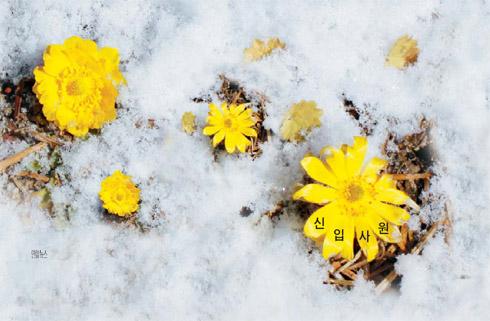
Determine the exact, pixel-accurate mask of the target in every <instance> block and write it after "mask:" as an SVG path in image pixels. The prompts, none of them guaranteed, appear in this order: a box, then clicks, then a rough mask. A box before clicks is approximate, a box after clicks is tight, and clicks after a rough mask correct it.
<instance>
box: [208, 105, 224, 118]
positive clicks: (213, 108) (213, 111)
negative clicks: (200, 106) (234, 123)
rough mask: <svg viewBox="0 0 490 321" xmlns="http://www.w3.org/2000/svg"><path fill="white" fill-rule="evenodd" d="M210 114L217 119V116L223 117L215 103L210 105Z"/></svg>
mask: <svg viewBox="0 0 490 321" xmlns="http://www.w3.org/2000/svg"><path fill="white" fill-rule="evenodd" d="M209 114H210V115H212V116H215V117H216V116H219V117H222V115H221V112H220V111H219V109H218V107H217V106H216V105H215V104H213V103H210V104H209Z"/></svg>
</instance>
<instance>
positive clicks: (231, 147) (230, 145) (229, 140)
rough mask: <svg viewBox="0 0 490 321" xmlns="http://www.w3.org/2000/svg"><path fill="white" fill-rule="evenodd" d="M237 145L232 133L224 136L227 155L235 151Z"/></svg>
mask: <svg viewBox="0 0 490 321" xmlns="http://www.w3.org/2000/svg"><path fill="white" fill-rule="evenodd" d="M236 145H237V138H236V135H235V134H234V133H227V134H226V135H225V148H226V151H227V152H228V153H229V154H232V153H233V152H234V151H235V146H236Z"/></svg>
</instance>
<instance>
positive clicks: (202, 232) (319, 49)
mask: <svg viewBox="0 0 490 321" xmlns="http://www.w3.org/2000/svg"><path fill="white" fill-rule="evenodd" d="M489 14H490V4H489V3H488V2H487V1H483V0H482V1H477V0H475V1H468V2H465V3H463V2H462V1H461V2H460V1H430V0H429V1H427V0H420V1H385V2H382V1H346V0H343V1H320V0H302V1H292V0H288V1H279V0H277V1H231V0H230V1H222V0H207V1H205V0H187V1H175V0H169V1H157V0H151V1H143V0H141V1H139V0H126V1H122V0H121V1H118V0H108V1H102V0H86V1H75V0H59V1H57V0H47V1H23V0H12V1H8V0H1V1H0V73H1V75H2V77H6V74H7V73H8V75H9V77H15V78H16V79H19V78H20V77H21V76H25V75H29V74H30V73H31V71H32V69H33V67H34V66H36V65H38V64H40V63H42V52H43V50H44V48H45V47H46V46H47V45H48V44H51V43H61V42H63V40H64V39H65V38H67V37H69V36H72V35H79V36H82V37H86V38H91V39H94V40H96V41H97V42H98V44H99V45H101V46H111V47H116V48H118V49H119V51H120V54H121V60H122V70H123V72H124V75H125V77H126V78H127V80H128V86H127V87H122V88H121V90H120V96H119V103H120V104H121V105H122V106H124V108H123V109H120V110H119V111H118V119H117V120H116V121H114V122H113V123H111V124H109V125H107V126H105V127H104V129H103V130H102V133H101V134H100V135H98V136H95V135H92V136H90V138H89V139H87V140H76V141H75V142H74V143H73V144H70V145H66V146H64V147H63V149H62V157H63V162H64V165H63V166H62V167H61V168H59V173H60V175H62V176H63V175H68V176H69V177H70V182H69V183H66V184H64V185H63V186H62V187H59V188H55V189H53V192H52V193H53V195H52V196H53V200H54V202H55V203H56V204H64V205H68V204H69V205H70V206H71V208H72V213H71V221H70V223H69V224H68V225H67V224H64V225H63V224H58V223H57V221H53V220H52V219H50V218H48V217H47V215H46V213H45V212H43V211H42V210H40V209H39V207H38V204H36V203H35V202H33V203H32V204H18V203H16V202H14V201H13V199H12V198H11V197H10V192H12V189H13V187H12V186H11V184H9V183H8V182H7V177H6V175H2V176H0V184H1V185H2V186H3V188H2V195H0V255H1V258H0V320H52V321H55V320H121V321H122V320H320V319H321V320H409V319H410V320H429V319H430V320H460V319H463V318H464V319H467V320H488V316H489V314H490V307H489V304H488V303H489V302H490V267H489V266H490V251H489V248H490V238H489V233H490V220H489V211H488V209H487V204H488V201H489V190H490V189H489V185H488V182H489V177H488V173H489V165H488V159H489V156H490V155H489V148H490V145H489V140H488V138H487V137H488V122H489V120H490V117H489V114H490V105H489V98H488V97H489V94H490V41H489V39H490V22H489V21H490V16H489ZM404 34H410V35H412V36H413V37H414V38H416V39H417V40H418V42H419V47H420V48H421V53H420V56H419V60H418V62H417V63H416V64H415V65H414V66H412V67H410V68H408V69H406V70H404V71H399V70H396V69H393V68H389V67H386V66H385V65H384V59H385V56H386V53H387V51H388V50H389V48H390V46H391V44H392V43H393V42H394V40H396V39H397V38H398V37H399V36H401V35H404ZM275 36H277V37H279V38H280V39H282V40H283V41H284V42H285V43H286V44H287V50H285V51H283V52H279V53H277V54H274V55H272V56H270V57H268V58H266V59H264V60H262V61H259V62H256V63H248V64H247V63H244V62H243V49H244V48H245V47H248V46H249V45H250V43H251V42H252V40H253V39H254V38H262V39H263V38H267V37H275ZM219 74H225V75H227V76H228V77H230V78H232V79H236V80H238V81H240V82H241V83H242V84H243V85H245V87H246V88H247V89H249V90H257V91H260V92H263V93H264V94H265V95H266V96H267V97H268V99H269V103H268V104H267V112H268V118H267V119H266V122H265V124H266V126H267V127H269V128H270V129H272V130H273V131H274V132H276V133H277V132H278V129H279V127H280V124H281V120H282V117H283V115H284V112H285V111H286V110H287V109H288V107H289V106H291V104H292V103H294V102H297V101H299V100H301V99H306V100H315V101H316V102H317V103H318V105H319V106H320V107H321V108H322V109H323V110H324V116H323V118H322V122H323V125H322V126H321V128H319V129H316V130H315V131H313V132H312V133H311V135H310V136H308V139H307V140H306V142H304V143H302V144H291V143H284V142H282V141H280V140H279V139H278V137H277V135H276V136H275V137H274V138H273V139H272V141H270V142H268V143H266V144H264V145H263V155H262V156H261V157H259V158H258V159H256V160H255V161H252V160H251V158H250V157H248V156H236V155H234V156H229V155H221V156H220V157H219V158H218V160H217V161H214V160H213V156H212V149H211V146H210V143H209V139H208V138H207V137H204V136H203V135H201V134H200V132H199V131H198V132H197V133H195V134H194V135H193V136H188V135H186V134H185V133H183V132H182V130H181V128H180V119H181V116H182V114H183V113H184V112H186V111H192V112H194V113H195V114H196V115H197V121H198V125H199V128H200V129H202V126H203V125H204V123H205V118H206V114H207V105H206V104H203V103H202V104H197V103H194V102H193V101H192V98H193V97H196V96H199V95H200V94H202V93H207V92H210V88H212V87H214V86H216V85H217V84H218V83H219V80H218V75H219ZM342 94H345V95H346V96H347V97H348V98H350V99H351V100H353V101H354V103H355V104H357V105H358V106H364V105H367V106H368V107H367V108H369V109H370V112H371V113H372V114H373V115H374V116H375V118H376V120H377V121H378V125H377V126H376V128H375V131H374V133H373V135H372V137H370V141H369V143H370V151H369V156H374V155H378V154H380V150H381V144H382V143H383V141H384V140H385V138H386V134H387V132H388V130H393V131H395V132H396V133H397V134H399V135H403V134H406V133H408V132H410V131H411V130H413V129H415V128H416V126H417V123H418V119H419V117H420V116H421V115H422V114H423V115H425V116H426V117H427V118H429V119H431V120H433V121H434V122H435V128H434V129H433V130H432V135H433V140H434V143H435V146H436V152H437V153H438V156H439V160H438V162H437V163H436V164H435V166H434V168H433V170H434V172H435V173H437V177H436V178H435V179H434V184H433V185H432V187H431V191H430V192H431V193H434V194H440V195H445V197H447V198H448V199H449V200H450V202H451V208H452V219H453V234H452V238H451V240H450V243H449V245H448V244H446V243H445V242H444V235H443V234H442V233H438V234H436V236H435V237H434V238H433V239H432V240H431V241H430V242H429V243H428V245H427V247H426V248H425V249H424V251H423V254H422V255H419V256H413V255H405V256H402V257H400V259H399V261H398V263H397V266H396V267H397V270H398V271H399V272H400V273H401V274H402V275H403V278H402V281H401V287H400V290H399V291H391V292H389V293H386V294H384V295H381V296H377V295H375V294H374V284H372V283H370V282H366V281H364V280H362V278H359V281H358V282H357V284H356V286H355V287H354V289H353V290H351V291H338V290H335V289H334V288H333V287H331V286H328V285H324V284H323V281H324V280H325V279H326V271H327V269H328V267H329V266H328V264H327V263H326V262H325V261H324V260H323V258H322V257H321V255H320V253H319V251H313V253H311V254H308V249H309V248H311V243H310V242H309V241H308V240H307V239H305V237H304V236H303V235H302V225H301V223H302V222H301V221H300V220H299V219H298V218H297V216H296V215H294V213H286V214H285V215H283V216H282V217H281V219H280V220H279V221H278V222H277V223H273V222H271V221H270V220H269V219H267V218H265V217H263V216H262V213H263V212H264V211H267V210H269V209H271V208H273V207H274V205H275V204H276V203H277V202H278V201H280V200H282V199H288V198H289V197H290V193H291V189H292V187H293V185H294V184H295V183H296V182H298V181H300V180H301V177H302V176H303V171H302V169H301V168H300V166H299V160H300V159H301V158H302V156H303V155H304V154H305V153H306V152H308V151H312V152H315V153H316V152H318V151H319V149H320V148H321V147H323V146H324V145H327V144H328V145H334V146H338V145H340V144H342V143H351V142H352V137H353V136H354V135H359V134H360V132H359V128H358V127H357V125H356V124H355V122H354V121H353V120H352V119H351V118H350V117H349V116H348V115H347V114H346V113H345V112H344V110H343V107H342V102H341V96H342ZM148 118H153V119H155V121H156V124H157V126H158V128H154V129H150V128H146V126H144V125H143V126H140V128H137V126H135V124H136V123H137V122H142V123H143V124H145V122H146V119H148ZM390 118H396V119H397V120H398V121H397V123H396V124H395V125H393V123H391V122H388V119H390ZM25 147H26V145H25V144H21V143H8V144H7V143H2V145H0V157H1V158H3V157H5V156H7V155H10V154H12V153H13V152H15V151H18V150H22V149H23V148H25ZM34 157H36V156H32V155H31V156H30V158H28V159H26V160H24V161H23V162H22V163H21V164H19V165H17V168H19V169H20V168H22V166H26V165H27V164H29V162H31V161H32V160H33V159H34ZM38 158H39V159H42V157H38ZM116 169H121V170H124V171H125V172H126V173H128V174H130V175H131V176H132V177H133V178H134V180H135V181H136V182H137V183H138V184H139V186H140V188H141V189H142V195H141V196H142V205H141V210H140V211H139V213H138V216H139V217H140V221H141V222H144V223H146V224H148V225H149V226H151V229H150V231H149V232H147V233H141V232H140V231H138V230H137V229H135V228H128V227H126V226H124V225H123V224H111V223H109V222H107V220H105V219H104V218H103V216H102V211H101V205H100V202H99V199H98V191H99V187H100V182H101V180H102V179H103V178H104V177H105V176H107V175H109V174H111V173H112V172H113V171H114V170H116ZM242 206H250V207H251V208H252V209H253V213H252V214H251V215H250V216H248V217H242V216H241V215H239V212H240V209H241V208H242ZM422 212H423V213H424V215H427V217H429V218H431V219H435V220H436V219H438V218H439V215H440V209H438V208H434V209H432V208H429V209H423V211H422ZM154 213H160V215H157V216H156V217H155V215H154ZM412 220H416V218H413V219H412ZM411 223H412V224H413V226H417V224H416V223H417V222H416V221H413V222H411ZM34 249H41V250H46V251H47V253H48V258H47V259H32V257H31V250H34Z"/></svg>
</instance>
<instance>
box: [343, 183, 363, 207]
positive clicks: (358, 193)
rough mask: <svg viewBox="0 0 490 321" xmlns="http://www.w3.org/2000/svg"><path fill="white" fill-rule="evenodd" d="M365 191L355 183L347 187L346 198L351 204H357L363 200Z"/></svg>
mask: <svg viewBox="0 0 490 321" xmlns="http://www.w3.org/2000/svg"><path fill="white" fill-rule="evenodd" d="M363 195H364V190H363V188H362V187H361V186H359V185H358V184H355V183H351V184H349V185H347V187H346V188H345V190H344V196H345V198H346V199H347V200H348V201H349V202H355V201H358V200H359V199H361V198H362V196H363Z"/></svg>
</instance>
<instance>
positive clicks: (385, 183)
mask: <svg viewBox="0 0 490 321" xmlns="http://www.w3.org/2000/svg"><path fill="white" fill-rule="evenodd" d="M374 187H375V188H376V189H377V190H382V189H388V188H396V182H395V180H394V179H393V175H390V174H383V175H381V177H380V178H379V179H378V181H377V182H376V183H375V184H374Z"/></svg>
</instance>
